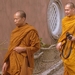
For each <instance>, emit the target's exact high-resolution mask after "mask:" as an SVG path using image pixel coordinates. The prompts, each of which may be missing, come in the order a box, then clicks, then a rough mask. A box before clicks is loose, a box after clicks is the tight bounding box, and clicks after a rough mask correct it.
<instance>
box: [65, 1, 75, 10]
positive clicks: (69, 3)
mask: <svg viewBox="0 0 75 75" xmlns="http://www.w3.org/2000/svg"><path fill="white" fill-rule="evenodd" d="M66 5H69V6H70V8H71V9H73V8H75V5H74V3H72V2H68V3H67V4H66Z"/></svg>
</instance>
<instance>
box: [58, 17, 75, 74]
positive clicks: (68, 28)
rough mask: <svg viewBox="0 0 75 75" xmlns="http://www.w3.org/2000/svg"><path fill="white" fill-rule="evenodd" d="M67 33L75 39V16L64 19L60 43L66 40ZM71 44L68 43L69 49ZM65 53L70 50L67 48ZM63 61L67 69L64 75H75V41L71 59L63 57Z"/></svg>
mask: <svg viewBox="0 0 75 75" xmlns="http://www.w3.org/2000/svg"><path fill="white" fill-rule="evenodd" d="M67 32H69V33H70V34H72V35H73V36H74V37H75V16H71V17H65V18H63V19H62V34H61V36H60V38H59V40H58V42H61V41H62V40H63V39H65V38H66V33H67ZM70 42H71V41H69V42H68V43H67V46H68V47H69V46H70ZM64 43H65V41H64ZM65 51H68V48H66V50H65ZM62 60H63V63H64V68H65V72H64V75H75V41H73V42H72V51H71V54H70V56H69V58H67V59H64V58H63V57H62Z"/></svg>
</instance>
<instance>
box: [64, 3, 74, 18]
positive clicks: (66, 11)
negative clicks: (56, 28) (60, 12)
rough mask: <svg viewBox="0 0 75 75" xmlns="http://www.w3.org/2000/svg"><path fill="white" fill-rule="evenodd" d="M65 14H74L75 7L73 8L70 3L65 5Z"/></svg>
mask: <svg viewBox="0 0 75 75" xmlns="http://www.w3.org/2000/svg"><path fill="white" fill-rule="evenodd" d="M65 14H66V16H69V17H70V16H72V15H73V14H74V8H71V7H70V5H69V4H68V5H66V6H65Z"/></svg>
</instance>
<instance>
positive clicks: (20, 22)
mask: <svg viewBox="0 0 75 75" xmlns="http://www.w3.org/2000/svg"><path fill="white" fill-rule="evenodd" d="M24 22H25V18H24V17H23V18H22V17H21V16H20V13H18V12H17V13H16V14H15V15H14V23H15V25H16V26H18V27H20V26H22V25H24Z"/></svg>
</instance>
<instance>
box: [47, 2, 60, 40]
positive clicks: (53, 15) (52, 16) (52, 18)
mask: <svg viewBox="0 0 75 75" xmlns="http://www.w3.org/2000/svg"><path fill="white" fill-rule="evenodd" d="M48 29H49V32H51V33H52V36H53V37H54V38H55V39H57V38H58V37H59V35H60V34H61V13H60V5H59V4H58V2H52V3H50V5H49V8H48Z"/></svg>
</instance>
